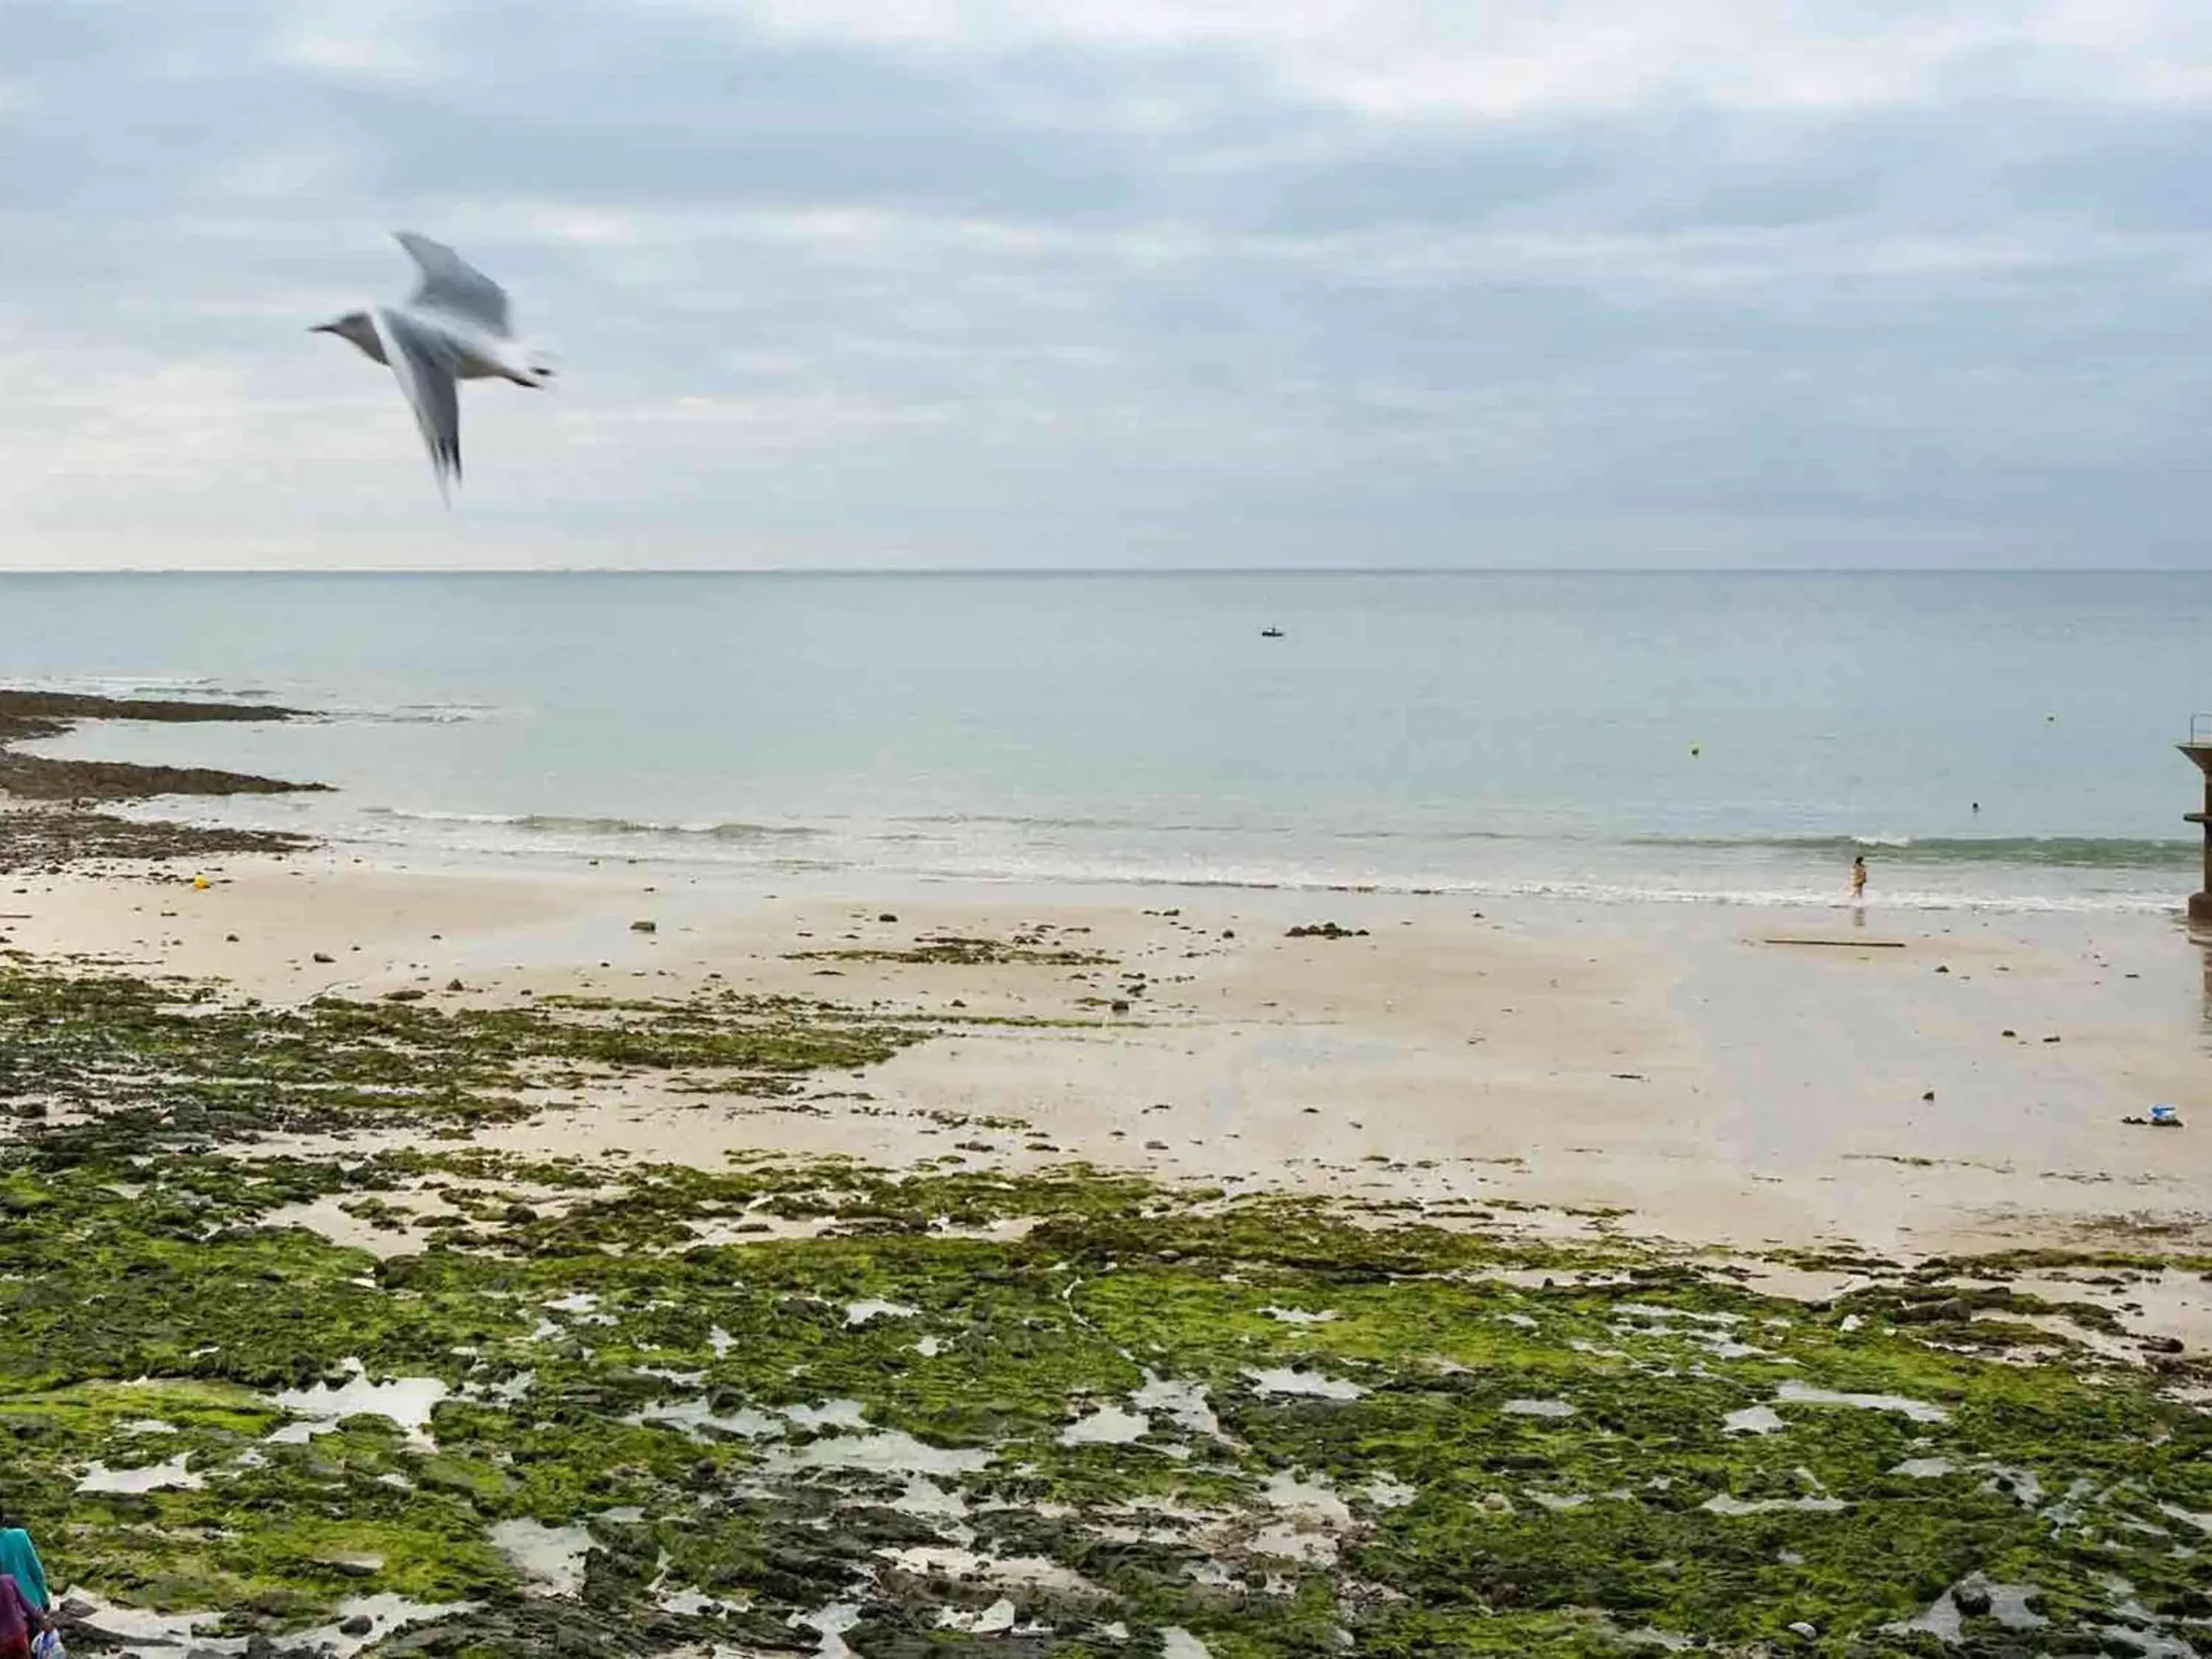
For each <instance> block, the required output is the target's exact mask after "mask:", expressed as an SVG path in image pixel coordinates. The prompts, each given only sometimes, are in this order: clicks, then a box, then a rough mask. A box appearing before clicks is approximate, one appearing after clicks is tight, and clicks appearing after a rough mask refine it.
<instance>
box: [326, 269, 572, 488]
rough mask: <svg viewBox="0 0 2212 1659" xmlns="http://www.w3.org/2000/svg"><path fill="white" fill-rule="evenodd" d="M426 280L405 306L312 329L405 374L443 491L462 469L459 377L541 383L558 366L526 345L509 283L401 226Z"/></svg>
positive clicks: (402, 380)
mask: <svg viewBox="0 0 2212 1659" xmlns="http://www.w3.org/2000/svg"><path fill="white" fill-rule="evenodd" d="M398 243H399V246H401V247H403V248H404V249H406V250H407V253H408V257H409V258H412V259H413V260H414V261H415V264H416V266H417V268H418V269H419V270H421V272H422V282H421V283H420V284H419V285H418V286H417V287H416V289H415V292H414V294H413V295H411V296H410V298H409V300H408V301H407V303H406V304H405V305H404V306H373V307H370V308H369V309H368V310H367V311H349V312H348V313H346V314H345V315H344V316H343V317H340V318H338V319H337V320H335V321H333V322H328V323H318V324H317V325H315V326H314V327H313V328H312V329H310V330H309V331H308V332H309V333H311V334H335V335H337V337H339V338H340V339H342V340H349V341H351V342H352V343H354V344H355V345H356V346H357V347H359V348H360V349H361V351H362V356H366V357H368V358H369V359H370V360H372V361H373V362H380V363H382V364H385V365H386V367H387V368H390V369H391V370H392V373H393V374H395V375H397V376H398V379H399V389H400V390H401V391H402V392H405V393H406V394H407V402H408V404H409V406H410V408H412V409H413V410H414V411H415V420H416V424H417V425H419V426H420V427H421V428H422V441H423V442H424V443H425V444H427V445H428V447H429V450H430V465H431V467H432V468H433V469H434V470H435V471H436V473H437V475H438V489H439V493H440V494H441V495H446V496H447V500H448V501H451V500H452V496H451V495H450V494H449V493H448V481H449V480H458V479H459V477H460V476H461V405H460V398H459V387H458V384H457V383H458V382H459V381H462V380H512V381H513V382H514V384H515V385H517V386H531V387H537V386H544V384H545V383H546V382H547V381H548V380H551V379H552V378H553V371H552V370H551V369H550V368H547V367H545V365H544V363H542V362H538V361H537V360H536V356H535V354H533V353H531V352H529V351H526V349H523V348H522V347H521V346H520V345H519V344H518V343H516V341H515V339H514V337H513V334H512V332H511V331H510V330H509V328H508V325H507V290H506V289H503V288H501V286H500V285H499V284H498V283H495V282H494V281H492V279H491V278H490V277H489V276H485V275H484V274H483V272H482V271H481V270H477V268H476V267H475V266H474V265H472V264H470V263H469V262H468V261H467V260H465V259H464V258H461V256H460V255H459V254H458V253H456V252H453V249H451V248H449V247H447V246H446V245H445V244H444V243H443V242H434V241H432V240H430V239H429V238H428V237H427V236H418V235H416V234H415V233H414V232H413V231H411V230H403V231H400V232H398Z"/></svg>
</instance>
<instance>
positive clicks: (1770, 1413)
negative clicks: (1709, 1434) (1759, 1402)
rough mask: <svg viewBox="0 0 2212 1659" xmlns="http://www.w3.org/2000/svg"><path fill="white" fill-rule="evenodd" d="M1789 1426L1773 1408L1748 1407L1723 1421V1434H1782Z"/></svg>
mask: <svg viewBox="0 0 2212 1659" xmlns="http://www.w3.org/2000/svg"><path fill="white" fill-rule="evenodd" d="M1789 1426H1790V1425H1789V1424H1788V1423H1787V1422H1785V1421H1784V1419H1783V1416H1782V1413H1780V1412H1778V1411H1776V1410H1775V1409H1774V1407H1771V1406H1746V1407H1744V1408H1743V1409H1742V1410H1741V1411H1738V1412H1730V1413H1729V1414H1728V1415H1727V1416H1726V1417H1723V1419H1721V1432H1722V1433H1723V1434H1780V1433H1781V1432H1782V1431H1784V1429H1786V1428H1788V1427H1789Z"/></svg>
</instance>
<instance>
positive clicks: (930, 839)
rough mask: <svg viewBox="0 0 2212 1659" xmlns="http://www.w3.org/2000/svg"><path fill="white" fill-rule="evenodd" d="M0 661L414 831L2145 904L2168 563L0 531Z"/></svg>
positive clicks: (1242, 878)
mask: <svg viewBox="0 0 2212 1659" xmlns="http://www.w3.org/2000/svg"><path fill="white" fill-rule="evenodd" d="M1268 628H1275V629H1280V630H1281V635H1282V636H1281V637H1280V638H1266V637H1263V636H1262V629H1268ZM0 682H5V683H7V684H15V685H40V686H59V687H70V688H73V689H82V690H100V691H106V692H109V693H112V694H118V695H123V694H131V693H137V694H148V695H151V694H160V695H170V696H176V695H185V696H209V697H225V698H257V699H266V700H269V701H271V702H283V703H288V704H294V705H298V706H301V707H304V708H310V709H313V710H316V711H318V713H319V718H317V719H316V720H313V721H310V722H305V723H298V724H292V725H285V726H140V725H135V724H116V725H101V726H92V727H88V728H86V729H84V730H83V731H82V732H78V733H76V734H75V735H73V736H71V737H69V738H64V739H61V740H59V741H58V743H57V744H52V745H50V749H51V750H52V752H58V753H67V754H75V755H82V756H101V757H118V758H132V759H143V760H147V761H161V762H169V763H192V764H206V765H222V766H228V767H234V768H239V769H246V770H255V771H267V772H272V773H276V774H280V775H287V776H295V777H301V778H313V779H319V780H321V781H326V782H329V783H331V784H334V785H336V786H337V793H333V794H331V795H328V796H316V797H299V798H295V799H241V800H239V801H234V802H223V803H200V802H194V803H188V804H186V805H185V808H184V809H183V810H186V811H190V812H191V813H193V814H195V815H198V816H213V817H221V818H222V819H224V820H226V821H230V822H239V823H264V824H270V825H274V826H277V827H283V828H297V829H309V830H313V831H315V832H318V833H321V834H325V835H330V836H338V837H341V838H344V839H347V840H349V841H351V842H356V843H359V844H360V845H361V846H362V848H366V849H370V850H374V849H378V848H386V849H406V851H407V852H408V853H409V854H410V855H420V854H430V853H435V854H439V855H441V856H443V857H449V858H464V859H471V860H483V859H491V860H520V861H526V862H528V861H534V862H538V863H544V864H550V865H560V864H563V863H574V862H575V861H577V860H586V859H590V858H595V857H596V858H603V859H604V858H610V857H615V856H636V857H650V858H652V859H654V860H667V859H677V860H687V861H691V862H695V863H696V864H697V865H699V866H701V867H702V868H710V867H711V868H716V869H721V870H726V871H729V872H763V873H771V874H775V875H778V876H780V877H794V878H795V877H797V876H799V875H801V874H813V875H821V876H823V877H826V878H832V879H842V878H845V877H846V876H848V875H853V876H854V877H855V878H856V879H857V881H858V882H860V883H865V882H866V881H870V880H875V879H879V878H924V879H926V878H936V877H944V878H984V879H1003V880H1009V881H1020V882H1039V881H1042V882H1048V883H1051V882H1081V883H1097V882H1142V883H1147V884H1151V883H1176V884H1182V883H1188V884H1260V885H1279V886H1313V887H1329V886H1343V885H1354V886H1358V885H1373V886H1376V887H1380V888H1386V889H1431V888H1432V889H1437V890H1447V891H1463V892H1466V893H1469V894H1484V893H1493V894H1500V895H1504V894H1509V893H1560V894H1565V895H1570V896H1577V897H1581V898H1587V899H1596V900H1607V899H1620V900H1638V899H1641V900H1675V901H1682V902H1737V903H1778V902H1805V901H1808V900H1809V901H1814V902H1820V901H1823V900H1832V899H1840V898H1841V896H1843V895H1844V891H1845V883H1844V874H1845V871H1846V868H1847V866H1848V865H1849V863H1850V858H1851V856H1852V854H1854V853H1855V852H1858V851H1864V852H1865V853H1867V854H1868V855H1869V861H1870V863H1871V864H1872V866H1873V867H1874V870H1875V879H1874V896H1875V898H1876V899H1877V901H1880V902H1888V903H1893V904H1900V905H1916V906H1927V907H1949V906H1965V907H1996V908H2140V909H2161V908H2172V906H2174V905H2175V904H2176V903H2177V902H2179V898H2180V897H2181V896H2183V895H2185V893H2186V892H2188V891H2189V890H2191V888H2192V887H2193V886H2194V885H2195V876H2196V872H2197V852H2196V846H2195V841H2194V832H2193V831H2192V830H2191V829H2189V827H2188V826H2187V825H2185V824H2184V823H2182V821H2181V815H2182V814H2183V813H2184V812H2185V811H2189V810H2191V809H2192V808H2193V807H2195V806H2196V805H2198V804H2199V798H2200V794H2201V786H2200V784H2199V781H2198V780H2197V777H2196V775H2195V774H2194V773H2193V772H2192V771H2191V769H2190V767H2189V765H2188V763H2187V762H2186V761H2185V760H2184V759H2183V758H2182V757H2179V756H2178V755H2176V754H2175V753H2174V751H2173V748H2172V744H2174V742H2175V741H2177V740H2178V739H2179V738H2183V737H2185V736H2186V735H2187V733H2188V731H2189V723H2190V719H2191V714H2192V713H2194V712H2195V711H2197V710H2212V573H2191V574H2121V575H2114V574H1688V573H1684V574H1651V573H1644V574H1604V573H1574V574H1559V573H1512V574H1507V573H1467V574H1111V575H1108V574H1097V575H1089V574H1061V575H1042V574H1035V575H1032V574H927V575H923V574H840V575H825V574H584V573H574V574H513V575H491V574H426V575H413V574H408V575H401V574H389V575H384V574H379V575H367V574H360V575H327V574H312V575H310V574H256V575H201V574H161V575H151V574H147V575H98V576H94V575H21V574H17V575H0ZM161 810H177V804H176V803H168V804H166V805H165V806H163V807H162V808H161Z"/></svg>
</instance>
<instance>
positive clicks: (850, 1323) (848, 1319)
mask: <svg viewBox="0 0 2212 1659" xmlns="http://www.w3.org/2000/svg"><path fill="white" fill-rule="evenodd" d="M920 1312H921V1309H919V1308H915V1307H911V1306H909V1305H908V1304H906V1303H903V1302H875V1301H869V1302H849V1303H848V1304H845V1326H846V1328H847V1329H848V1330H849V1329H851V1328H853V1327H854V1326H855V1325H865V1324H866V1323H867V1322H869V1321H870V1320H872V1319H911V1318H913V1317H914V1316H915V1315H916V1314H918V1313H920Z"/></svg>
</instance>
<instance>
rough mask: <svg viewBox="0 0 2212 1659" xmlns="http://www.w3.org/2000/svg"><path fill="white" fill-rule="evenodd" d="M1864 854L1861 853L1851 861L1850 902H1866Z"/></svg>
mask: <svg viewBox="0 0 2212 1659" xmlns="http://www.w3.org/2000/svg"><path fill="white" fill-rule="evenodd" d="M1866 878H1867V867H1866V854H1863V853H1862V854H1859V855H1858V856H1857V858H1855V859H1853V860H1851V902H1852V903H1854V904H1864V903H1865V902H1866Z"/></svg>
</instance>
